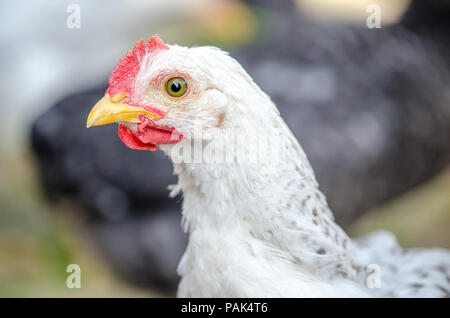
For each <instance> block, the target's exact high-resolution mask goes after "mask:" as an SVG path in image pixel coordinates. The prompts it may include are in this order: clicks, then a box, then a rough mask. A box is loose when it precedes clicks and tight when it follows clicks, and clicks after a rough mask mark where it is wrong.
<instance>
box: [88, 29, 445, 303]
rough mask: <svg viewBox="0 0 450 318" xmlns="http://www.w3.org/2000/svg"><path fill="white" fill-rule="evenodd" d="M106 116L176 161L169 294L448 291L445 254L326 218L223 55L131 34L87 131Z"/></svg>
mask: <svg viewBox="0 0 450 318" xmlns="http://www.w3.org/2000/svg"><path fill="white" fill-rule="evenodd" d="M273 80H276V79H273ZM293 85H295V83H293ZM292 89H295V86H293V88H292ZM114 122H116V123H119V124H120V125H119V136H120V138H121V139H122V141H123V142H124V143H125V144H126V145H127V146H128V147H130V148H132V149H144V150H156V149H157V147H158V146H159V148H160V149H162V150H163V151H164V152H165V153H166V154H167V155H168V156H169V157H170V158H171V159H172V161H173V163H174V172H175V174H177V175H178V180H179V181H178V184H177V185H176V186H173V187H172V192H171V195H176V194H177V193H178V192H179V191H182V192H183V211H182V213H183V225H184V229H185V231H187V232H188V233H189V243H188V246H187V249H186V251H185V253H184V255H183V257H182V259H181V261H180V264H179V267H178V271H179V274H180V275H181V276H182V279H181V282H180V284H179V287H178V296H180V297H370V296H386V297H395V296H399V297H442V296H443V297H449V296H450V253H449V252H448V251H446V250H443V249H427V250H425V249H424V250H422V249H411V250H403V249H401V248H400V247H399V246H398V244H397V242H396V240H395V238H394V237H393V236H392V235H391V234H389V233H387V232H378V233H375V234H372V235H370V236H368V237H366V238H363V239H361V240H358V241H356V240H351V239H350V238H349V237H348V236H347V235H346V233H345V232H344V231H343V230H342V229H341V228H340V227H339V226H338V225H337V224H336V223H335V222H334V218H333V215H332V213H331V211H330V209H329V208H328V205H327V202H326V199H325V197H324V195H323V194H322V193H321V192H320V190H319V189H318V184H317V182H316V179H315V176H314V172H313V170H312V168H311V166H310V164H309V162H308V160H307V158H306V155H305V153H304V152H303V150H302V148H301V146H300V145H299V143H298V142H297V140H296V139H295V137H294V136H293V134H292V133H291V131H290V130H289V128H288V127H287V126H286V124H285V123H284V121H283V119H282V118H281V117H280V115H279V112H278V110H277V108H276V106H275V105H274V103H273V102H272V101H271V100H270V98H269V97H268V96H267V95H266V94H265V93H264V92H262V91H261V89H260V88H259V87H258V86H257V85H256V84H255V83H254V82H253V80H252V79H251V78H250V76H249V75H248V74H247V73H246V72H245V70H244V69H243V68H242V67H241V66H240V65H239V63H237V62H236V61H235V60H234V59H233V58H231V57H230V56H229V55H228V54H227V53H225V52H223V51H221V50H219V49H217V48H213V47H194V48H186V47H181V46H177V45H166V44H164V43H163V42H162V41H161V39H160V38H159V37H158V36H156V35H155V36H153V37H152V38H151V39H150V40H149V41H148V42H144V41H143V40H141V41H139V42H138V43H137V44H136V46H135V47H134V49H133V50H132V51H129V52H128V53H127V55H126V56H125V57H124V58H122V59H121V60H120V62H119V64H118V65H117V66H116V67H115V69H114V70H113V72H112V74H111V77H110V79H109V87H108V89H107V91H106V94H105V96H104V97H103V98H102V99H101V100H100V101H99V102H98V103H97V104H96V105H95V106H94V108H93V109H92V111H91V113H90V114H89V117H88V120H87V126H88V127H90V126H96V125H104V124H109V123H114ZM230 131H231V132H233V133H231V134H230V133H228V132H230ZM264 136H265V137H268V138H264ZM261 140H263V141H262V142H261ZM267 140H269V141H268V142H267ZM257 144H259V145H261V144H262V145H265V146H267V147H266V151H265V152H262V150H261V149H260V148H259V147H257V146H256V145H257ZM238 145H246V147H247V148H245V147H244V148H242V147H241V148H239V146H238ZM252 147H253V148H252ZM198 149H200V155H199V154H198V153H199V152H198ZM211 149H213V150H214V151H212V152H211ZM239 149H240V150H239ZM242 149H245V150H242ZM208 151H209V152H208ZM221 151H222V152H221ZM206 153H210V154H211V153H213V155H212V157H211V156H209V157H208V156H207V155H206ZM221 154H224V156H223V157H226V160H220V158H222V156H221ZM243 154H244V156H242V155H243ZM252 155H254V157H253V158H250V157H251V156H252ZM242 157H245V159H242ZM211 158H213V159H216V160H211ZM218 158H219V159H218ZM217 159H218V160H217ZM222 159H223V158H222Z"/></svg>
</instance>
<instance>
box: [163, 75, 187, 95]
mask: <svg viewBox="0 0 450 318" xmlns="http://www.w3.org/2000/svg"><path fill="white" fill-rule="evenodd" d="M187 88H188V85H187V82H186V80H185V79H184V78H182V77H173V78H171V79H169V80H168V81H167V82H166V91H167V93H168V94H169V95H170V96H172V97H181V96H183V95H184V93H186V91H187Z"/></svg>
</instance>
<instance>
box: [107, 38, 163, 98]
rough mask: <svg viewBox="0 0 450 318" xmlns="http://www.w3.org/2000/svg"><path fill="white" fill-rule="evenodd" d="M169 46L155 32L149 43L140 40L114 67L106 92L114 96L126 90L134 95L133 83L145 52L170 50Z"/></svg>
mask: <svg viewBox="0 0 450 318" xmlns="http://www.w3.org/2000/svg"><path fill="white" fill-rule="evenodd" d="M168 49H169V47H168V46H167V45H166V44H164V42H163V41H162V40H161V39H160V37H159V36H158V35H157V34H155V35H154V36H152V37H151V38H150V39H149V40H148V41H147V43H145V41H144V40H143V39H141V40H139V41H138V42H137V43H136V44H135V45H134V48H133V51H130V50H128V52H127V54H126V55H125V56H124V57H122V58H121V59H120V61H119V63H118V64H117V65H116V67H114V69H113V71H112V73H111V76H110V77H109V87H108V89H107V90H106V93H108V94H109V95H111V96H113V95H115V94H117V93H121V92H126V93H128V95H129V96H131V95H132V91H131V90H132V84H133V82H134V78H135V77H136V74H137V73H138V71H139V62H140V60H141V59H142V57H143V56H144V55H145V54H148V53H156V52H158V51H161V50H168Z"/></svg>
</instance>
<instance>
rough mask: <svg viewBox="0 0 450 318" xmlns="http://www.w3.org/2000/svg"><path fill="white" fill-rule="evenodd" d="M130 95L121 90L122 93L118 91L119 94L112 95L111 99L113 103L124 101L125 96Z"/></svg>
mask: <svg viewBox="0 0 450 318" xmlns="http://www.w3.org/2000/svg"><path fill="white" fill-rule="evenodd" d="M127 97H128V94H127V93H125V92H120V93H117V94H115V95H114V96H111V101H112V102H113V103H118V102H121V101H123V100H124V99H125V98H127Z"/></svg>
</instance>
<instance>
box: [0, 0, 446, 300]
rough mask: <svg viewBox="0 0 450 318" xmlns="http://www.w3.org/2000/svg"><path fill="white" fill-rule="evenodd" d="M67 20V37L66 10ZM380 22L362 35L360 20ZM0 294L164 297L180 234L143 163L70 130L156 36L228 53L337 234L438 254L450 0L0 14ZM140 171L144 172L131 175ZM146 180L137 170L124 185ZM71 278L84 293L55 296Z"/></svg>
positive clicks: (155, 176) (224, 1)
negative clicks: (262, 94) (291, 137)
mask: <svg viewBox="0 0 450 318" xmlns="http://www.w3.org/2000/svg"><path fill="white" fill-rule="evenodd" d="M71 3H76V4H78V5H79V7H80V9H81V27H80V28H73V29H71V28H68V27H67V25H66V20H67V18H68V16H69V15H70V13H68V12H67V7H68V5H69V4H71ZM371 3H376V4H378V5H379V6H380V8H381V22H382V25H381V28H380V29H369V28H367V26H366V19H367V17H368V15H369V13H367V12H366V8H367V6H368V5H369V4H371ZM0 8H1V10H0V25H1V32H0V45H1V51H0V67H1V74H2V76H1V77H0V89H1V96H2V100H3V102H2V106H1V107H0V296H1V297H50V296H58V297H117V296H124V297H142V296H144V297H152V296H156V297H160V296H173V295H174V291H175V287H176V283H177V280H178V277H177V275H176V272H175V268H176V264H177V262H178V259H179V256H180V255H181V253H182V251H183V248H184V244H185V242H186V237H185V236H184V234H183V233H182V232H181V228H180V227H179V221H180V219H179V214H180V207H179V203H180V198H177V199H175V200H169V199H168V198H167V194H168V192H167V190H166V187H167V185H169V184H171V183H174V182H175V179H174V178H173V177H172V176H171V168H170V164H169V162H168V161H167V160H166V159H165V158H164V157H163V156H162V155H161V154H158V153H142V152H133V151H130V150H128V149H126V148H125V147H124V146H123V145H122V144H121V143H120V141H118V139H117V138H116V132H115V130H114V129H113V128H111V127H101V128H98V129H95V130H89V131H88V130H86V129H85V128H84V123H85V118H86V116H87V112H88V111H89V109H90V107H91V106H92V105H93V103H94V102H95V101H96V100H97V99H98V98H99V97H101V96H102V95H103V92H104V89H105V87H106V80H107V78H108V75H109V73H110V71H111V70H112V68H113V66H114V65H115V64H116V63H117V61H118V59H119V58H120V57H121V56H122V55H123V54H124V53H125V52H126V50H127V49H129V48H131V47H132V46H133V45H134V43H135V42H136V41H137V40H138V39H140V38H145V39H147V38H149V37H150V36H151V35H153V34H154V33H158V34H159V35H160V36H161V37H162V38H163V39H164V41H166V42H168V43H177V44H181V45H215V46H219V47H221V48H223V49H225V50H228V51H231V52H232V55H233V56H234V57H235V58H236V59H237V60H238V61H239V62H240V63H242V64H243V65H244V67H245V68H246V69H247V70H248V71H249V73H250V74H251V75H252V76H253V77H254V79H255V81H256V82H257V83H258V84H259V85H260V86H261V87H262V88H263V89H264V90H265V91H266V92H267V93H268V94H269V95H270V96H271V97H272V98H273V99H274V101H275V102H276V103H277V105H278V106H279V108H280V110H281V113H282V115H283V117H284V118H285V119H286V121H287V122H288V124H289V126H290V127H291V129H292V130H293V131H294V133H295V134H296V136H297V137H298V138H299V140H300V142H301V143H302V145H303V146H304V148H305V151H306V153H307V154H308V156H309V158H310V161H311V163H312V165H313V167H314V168H315V170H316V174H317V177H318V179H319V183H320V184H321V188H322V189H323V190H324V192H325V193H326V195H327V196H328V198H329V202H330V205H331V207H332V209H333V211H334V212H335V214H336V217H337V220H338V222H339V223H340V224H341V225H342V226H343V227H344V228H345V229H346V230H348V231H349V232H350V234H351V235H352V236H360V235H363V234H365V233H367V232H370V231H371V230H374V229H378V228H387V229H389V230H391V231H393V232H394V233H395V234H396V235H397V237H398V239H399V241H400V243H401V244H402V245H404V246H406V247H413V246H420V247H431V246H441V247H447V248H450V232H449V226H450V87H449V85H448V83H449V80H450V58H449V57H450V50H449V49H450V37H449V35H450V4H449V1H438V0H430V1H415V0H395V1H394V0H385V1H375V0H374V1H365V0H364V1H363V0H346V1H343V0H340V1H338V0H320V1H319V0H315V1H312V0H279V1H269V0H260V1H257V0H247V1H244V0H152V1H144V0H135V1H125V0H117V1H88V0H80V1H43V0H40V1H31V0H30V1H20V2H18V1H2V3H1V4H0ZM147 167H148V168H147ZM140 171H144V172H143V173H139V172H140ZM72 263H75V264H78V265H80V267H81V270H82V288H80V289H69V288H67V287H66V278H67V275H68V273H66V267H67V266H68V265H69V264H72Z"/></svg>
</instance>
